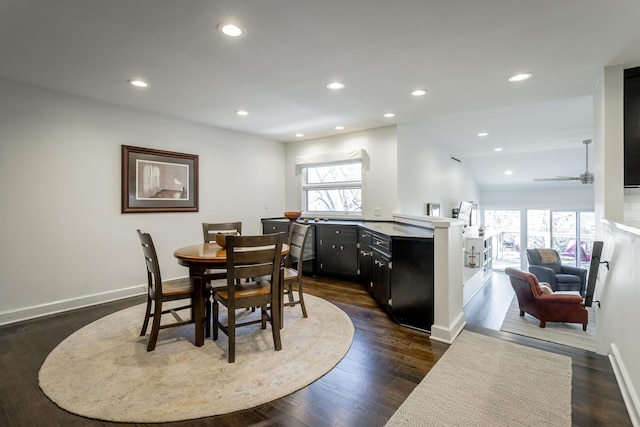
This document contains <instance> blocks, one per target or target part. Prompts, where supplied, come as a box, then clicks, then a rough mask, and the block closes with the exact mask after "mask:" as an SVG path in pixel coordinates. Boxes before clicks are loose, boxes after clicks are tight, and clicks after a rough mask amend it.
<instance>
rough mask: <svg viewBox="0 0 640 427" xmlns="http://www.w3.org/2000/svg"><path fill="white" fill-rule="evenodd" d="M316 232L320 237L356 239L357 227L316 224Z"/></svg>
mask: <svg viewBox="0 0 640 427" xmlns="http://www.w3.org/2000/svg"><path fill="white" fill-rule="evenodd" d="M316 233H317V235H318V237H319V238H321V239H350V240H352V241H354V242H356V241H357V240H358V227H356V226H351V225H331V224H327V225H324V224H323V225H317V226H316Z"/></svg>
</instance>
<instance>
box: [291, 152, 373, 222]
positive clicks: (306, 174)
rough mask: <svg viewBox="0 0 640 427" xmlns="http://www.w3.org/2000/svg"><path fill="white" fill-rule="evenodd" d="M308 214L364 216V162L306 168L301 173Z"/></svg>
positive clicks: (327, 164)
mask: <svg viewBox="0 0 640 427" xmlns="http://www.w3.org/2000/svg"><path fill="white" fill-rule="evenodd" d="M301 172H302V173H301V176H302V204H303V210H304V211H306V212H318V213H334V214H361V213H362V161H361V160H360V159H358V160H355V161H347V162H336V163H325V164H320V165H307V166H304V167H302V169H301Z"/></svg>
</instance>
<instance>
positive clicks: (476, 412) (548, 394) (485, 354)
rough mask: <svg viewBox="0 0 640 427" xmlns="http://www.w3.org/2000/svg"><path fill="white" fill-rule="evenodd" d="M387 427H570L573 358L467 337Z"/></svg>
mask: <svg viewBox="0 0 640 427" xmlns="http://www.w3.org/2000/svg"><path fill="white" fill-rule="evenodd" d="M386 425H387V426H389V427H396V426H465V427H467V426H492V427H494V426H571V358H569V357H567V356H562V355H557V354H553V353H548V352H545V351H542V350H537V349H533V348H528V347H524V346H521V345H518V344H513V343H510V342H507V341H503V340H499V339H496V338H491V337H487V336H484V335H480V334H476V333H473V332H469V331H463V332H462V334H460V336H459V337H458V338H457V339H456V340H455V341H454V343H453V344H452V345H451V347H450V348H449V349H448V350H447V351H446V353H445V354H444V355H443V356H442V357H441V358H440V360H438V362H437V363H436V365H435V366H434V367H433V368H432V369H431V371H429V373H428V374H427V376H426V377H425V378H424V379H423V380H422V382H420V384H418V385H417V386H416V388H415V389H414V390H413V392H411V394H410V395H409V397H408V398H407V400H406V401H405V402H404V403H403V404H402V405H401V406H400V408H398V410H397V411H396V413H395V414H393V416H392V417H391V419H390V420H389V422H388V423H387V424H386Z"/></svg>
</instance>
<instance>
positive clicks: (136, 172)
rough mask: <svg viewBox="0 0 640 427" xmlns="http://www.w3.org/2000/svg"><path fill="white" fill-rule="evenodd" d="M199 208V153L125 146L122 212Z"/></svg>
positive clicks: (190, 209)
mask: <svg viewBox="0 0 640 427" xmlns="http://www.w3.org/2000/svg"><path fill="white" fill-rule="evenodd" d="M197 211H198V156H197V155H193V154H184V153H174V152H172V151H162V150H153V149H151V148H141V147H131V146H128V145H123V146H122V213H142V212H197Z"/></svg>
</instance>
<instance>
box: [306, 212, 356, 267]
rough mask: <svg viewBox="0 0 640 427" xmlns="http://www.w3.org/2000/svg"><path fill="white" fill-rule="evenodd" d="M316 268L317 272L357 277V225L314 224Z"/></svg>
mask: <svg viewBox="0 0 640 427" xmlns="http://www.w3.org/2000/svg"><path fill="white" fill-rule="evenodd" d="M316 251H317V260H316V264H317V268H318V273H319V274H330V275H336V276H340V277H342V278H344V279H357V277H358V227H354V226H350V225H335V224H318V225H316Z"/></svg>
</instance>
